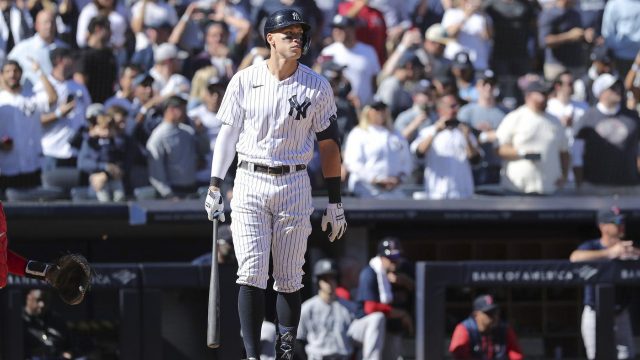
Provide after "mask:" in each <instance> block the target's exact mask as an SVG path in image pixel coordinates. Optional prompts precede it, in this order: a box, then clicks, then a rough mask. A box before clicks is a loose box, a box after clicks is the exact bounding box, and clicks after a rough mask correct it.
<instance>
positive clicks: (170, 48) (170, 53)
mask: <svg viewBox="0 0 640 360" xmlns="http://www.w3.org/2000/svg"><path fill="white" fill-rule="evenodd" d="M187 57H189V54H188V53H187V52H186V51H182V50H179V49H178V47H177V46H175V45H174V44H169V43H163V44H161V45H159V46H158V47H157V48H156V49H155V51H154V52H153V59H154V61H155V62H156V63H160V62H163V61H165V60H169V59H181V60H184V59H186V58H187Z"/></svg>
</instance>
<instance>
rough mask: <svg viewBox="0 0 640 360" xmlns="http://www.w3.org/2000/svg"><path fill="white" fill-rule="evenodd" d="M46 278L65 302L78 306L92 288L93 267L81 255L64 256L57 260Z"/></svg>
mask: <svg viewBox="0 0 640 360" xmlns="http://www.w3.org/2000/svg"><path fill="white" fill-rule="evenodd" d="M46 278H47V281H48V282H49V283H50V284H51V286H53V287H54V288H55V289H56V290H57V291H58V294H59V295H60V297H61V298H62V300H63V301H64V302H66V303H67V304H69V305H77V304H80V303H81V302H82V300H83V299H84V296H85V294H86V293H87V291H89V287H90V286H91V266H90V265H89V262H88V261H87V259H85V257H84V256H82V255H80V254H68V255H64V256H62V257H60V258H59V259H58V260H56V262H55V263H54V264H53V266H52V269H51V270H49V271H48V272H47V275H46Z"/></svg>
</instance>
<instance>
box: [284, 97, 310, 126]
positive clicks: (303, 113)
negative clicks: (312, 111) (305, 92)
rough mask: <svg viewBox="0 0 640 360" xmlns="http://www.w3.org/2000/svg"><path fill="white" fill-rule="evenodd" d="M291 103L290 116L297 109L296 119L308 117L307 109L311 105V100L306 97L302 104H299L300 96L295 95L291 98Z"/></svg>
mask: <svg viewBox="0 0 640 360" xmlns="http://www.w3.org/2000/svg"><path fill="white" fill-rule="evenodd" d="M289 105H291V108H289V116H293V111H294V110H295V111H296V112H297V114H296V120H300V119H304V118H306V117H307V109H308V108H309V106H311V101H309V99H307V98H305V99H304V101H303V102H302V104H298V98H297V97H296V96H295V95H293V96H292V97H290V98H289Z"/></svg>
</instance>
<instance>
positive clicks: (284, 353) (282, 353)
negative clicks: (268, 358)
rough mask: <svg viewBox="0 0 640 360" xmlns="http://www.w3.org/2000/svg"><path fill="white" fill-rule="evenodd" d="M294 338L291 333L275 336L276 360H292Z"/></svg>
mask: <svg viewBox="0 0 640 360" xmlns="http://www.w3.org/2000/svg"><path fill="white" fill-rule="evenodd" d="M295 341H296V339H295V336H294V335H293V334H292V333H291V332H286V333H284V334H282V335H280V334H277V335H276V360H293V347H294V345H295Z"/></svg>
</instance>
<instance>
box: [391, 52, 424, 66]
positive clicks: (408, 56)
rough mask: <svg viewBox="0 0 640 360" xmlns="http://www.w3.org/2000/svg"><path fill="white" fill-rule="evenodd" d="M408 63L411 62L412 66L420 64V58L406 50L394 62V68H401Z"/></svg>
mask: <svg viewBox="0 0 640 360" xmlns="http://www.w3.org/2000/svg"><path fill="white" fill-rule="evenodd" d="M409 64H412V65H413V66H422V63H421V62H420V59H419V58H418V56H416V54H415V53H414V52H413V51H407V52H405V53H404V54H402V55H401V56H400V58H399V59H398V61H397V62H396V68H403V67H405V66H407V65H409Z"/></svg>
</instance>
